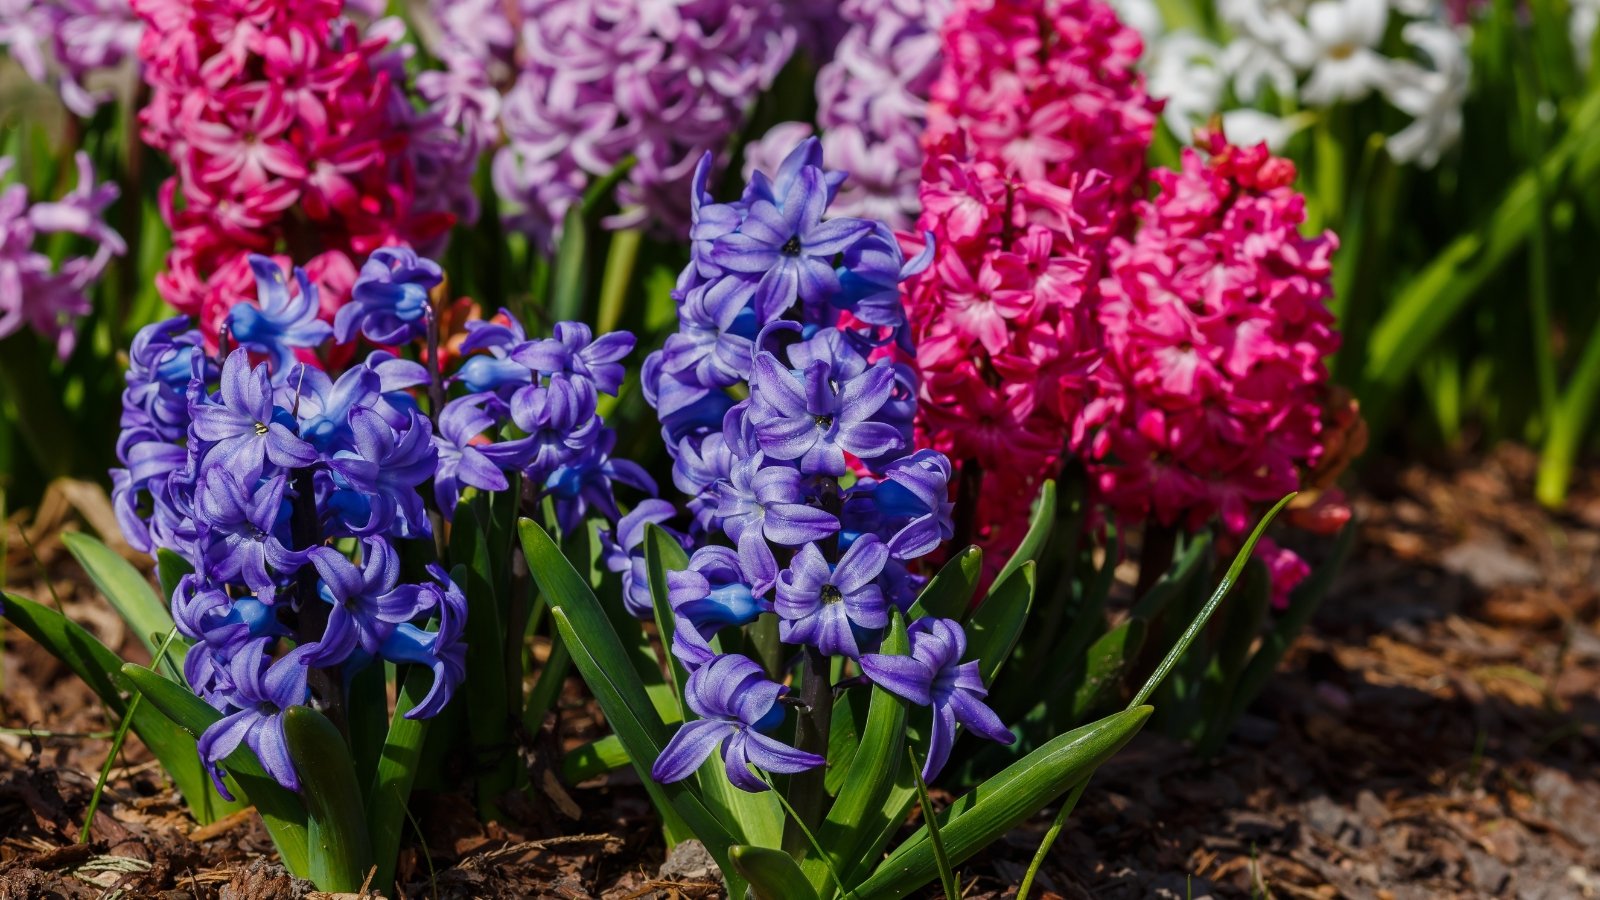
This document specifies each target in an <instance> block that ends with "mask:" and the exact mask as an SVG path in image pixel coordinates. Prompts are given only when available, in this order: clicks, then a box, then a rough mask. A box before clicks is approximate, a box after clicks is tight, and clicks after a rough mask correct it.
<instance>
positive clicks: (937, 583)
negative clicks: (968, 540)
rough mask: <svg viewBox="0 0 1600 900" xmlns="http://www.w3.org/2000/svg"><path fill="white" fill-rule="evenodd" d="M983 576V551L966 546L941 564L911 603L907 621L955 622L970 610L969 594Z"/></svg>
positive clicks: (970, 600)
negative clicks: (926, 617)
mask: <svg viewBox="0 0 1600 900" xmlns="http://www.w3.org/2000/svg"><path fill="white" fill-rule="evenodd" d="M982 575H983V550H981V549H979V548H978V547H975V546H974V547H968V548H967V549H965V550H963V551H961V552H960V553H957V554H956V555H955V556H952V557H951V558H950V561H949V562H947V563H945V564H944V566H943V568H941V569H939V571H938V573H937V574H936V575H934V576H933V578H932V579H931V580H929V581H928V584H927V586H926V587H924V588H923V589H922V593H920V594H918V595H917V601H916V602H915V603H913V604H911V620H912V621H916V620H917V619H920V618H922V617H923V616H937V617H939V618H941V619H959V618H962V617H963V616H965V615H966V614H967V611H968V610H970V609H971V608H972V592H973V591H975V590H977V589H978V579H979V578H980V577H981V576H982Z"/></svg>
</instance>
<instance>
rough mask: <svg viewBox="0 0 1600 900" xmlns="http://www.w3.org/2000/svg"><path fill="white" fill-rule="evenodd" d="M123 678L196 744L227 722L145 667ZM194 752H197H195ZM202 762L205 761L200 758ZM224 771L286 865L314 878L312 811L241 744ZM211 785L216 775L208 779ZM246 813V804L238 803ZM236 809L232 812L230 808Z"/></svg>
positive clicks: (126, 670)
mask: <svg viewBox="0 0 1600 900" xmlns="http://www.w3.org/2000/svg"><path fill="white" fill-rule="evenodd" d="M122 674H123V676H124V677H126V678H127V679H128V681H129V682H131V683H132V684H133V685H134V687H135V688H136V689H137V690H138V691H139V693H140V694H142V695H143V696H144V699H145V700H146V701H147V702H148V703H149V705H150V706H152V707H154V708H155V709H156V710H160V712H161V715H162V716H164V717H165V720H166V721H167V722H168V724H171V725H174V727H177V728H180V729H182V730H183V731H184V732H186V733H187V736H188V737H189V740H190V741H193V740H195V739H196V738H198V737H199V736H200V734H201V733H202V732H204V731H205V730H206V729H207V728H209V727H211V725H212V724H213V723H215V722H217V721H218V720H220V719H221V718H222V713H220V712H217V711H216V710H215V709H213V708H212V707H211V706H210V705H209V704H207V703H206V702H205V701H204V700H201V699H200V698H199V697H196V696H195V695H194V694H193V693H191V692H190V691H189V689H188V688H185V687H183V686H182V685H178V684H175V683H173V682H172V681H171V680H169V679H166V678H163V677H161V676H160V675H158V674H156V673H155V672H152V671H150V670H149V669H146V668H145V667H144V666H140V665H135V664H133V663H127V664H125V665H124V666H123V667H122ZM189 752H190V754H191V755H194V754H195V753H196V751H195V750H194V749H192V748H191V749H190V751H189ZM195 761H196V764H197V765H198V763H199V758H198V756H195ZM222 768H223V770H224V771H226V772H227V773H228V777H230V778H232V779H233V783H234V784H235V785H237V786H238V788H239V789H238V791H236V792H235V793H237V794H238V795H239V796H240V797H243V798H244V799H245V800H248V801H249V802H250V804H251V805H253V806H254V807H255V808H256V812H257V813H258V814H260V816H261V822H262V824H264V825H265V826H266V828H267V834H268V835H270V836H271V837H272V843H273V846H275V847H277V848H278V855H279V856H280V857H282V858H283V864H284V867H285V868H287V869H288V870H289V871H290V872H292V873H294V874H295V875H297V876H299V877H301V878H308V877H310V874H311V863H310V853H309V851H308V849H307V848H308V847H309V846H310V837H309V835H308V833H307V830H306V810H305V806H304V805H302V804H301V802H300V798H299V796H298V795H296V794H295V793H294V792H293V791H290V790H286V789H285V788H283V787H281V786H280V785H279V784H278V782H276V781H274V780H273V778H272V776H270V775H268V774H267V772H266V770H265V769H263V768H261V762H260V761H259V760H257V759H256V756H255V754H254V753H253V752H252V751H251V750H250V748H249V747H244V746H241V747H240V748H239V749H237V750H235V751H233V753H231V754H229V756H228V758H227V759H225V760H223V761H222ZM204 777H206V778H207V780H208V781H209V778H210V776H204ZM237 808H238V809H243V808H244V804H242V803H241V804H237ZM230 811H231V810H230Z"/></svg>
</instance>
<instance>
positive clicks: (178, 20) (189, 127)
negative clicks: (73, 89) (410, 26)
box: [133, 0, 466, 342]
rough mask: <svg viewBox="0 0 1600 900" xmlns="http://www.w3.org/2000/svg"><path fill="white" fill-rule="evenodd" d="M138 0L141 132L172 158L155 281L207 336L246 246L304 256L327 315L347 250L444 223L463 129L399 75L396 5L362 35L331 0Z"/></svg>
mask: <svg viewBox="0 0 1600 900" xmlns="http://www.w3.org/2000/svg"><path fill="white" fill-rule="evenodd" d="M133 6H134V9H135V11H136V12H138V14H139V16H140V17H141V19H143V21H144V22H145V24H146V25H147V28H146V30H145V33H144V36H143V38H142V40H141V42H140V46H139V52H140V58H141V59H142V61H143V62H144V73H145V78H146V80H147V81H148V82H149V84H150V87H151V96H150V102H149V104H148V105H147V106H146V107H145V108H144V110H143V111H142V112H141V114H140V121H141V122H142V124H143V132H144V138H145V141H146V142H147V143H149V144H150V145H151V146H152V147H155V148H157V149H159V150H163V151H165V152H167V153H168V154H169V155H170V156H171V157H172V160H173V164H174V167H175V168H176V170H177V174H176V175H175V176H174V177H173V178H172V179H170V180H169V181H168V182H167V183H166V184H165V185H163V187H162V192H161V201H162V215H163V217H164V219H165V220H166V222H167V224H168V225H169V226H170V227H171V229H172V233H173V249H172V252H171V254H170V255H169V257H168V260H167V263H168V271H166V272H165V273H163V274H162V275H161V276H160V277H159V280H158V286H159V288H160V290H161V294H162V296H163V297H164V298H165V299H166V300H167V301H168V302H169V303H171V304H172V305H173V306H174V307H176V308H177V309H178V310H179V311H180V312H183V313H185V314H187V315H192V316H195V317H197V319H198V321H199V323H200V327H201V330H202V332H203V333H204V334H205V336H206V339H207V341H208V342H213V341H215V339H216V328H217V326H218V325H219V324H220V323H221V321H222V320H223V318H224V317H225V316H226V315H227V311H228V309H229V308H230V307H232V306H233V305H234V304H235V303H237V302H239V301H241V300H244V299H246V298H247V297H248V296H249V293H250V286H251V281H252V278H251V273H250V268H249V266H248V265H247V263H246V256H247V255H248V254H249V253H262V254H288V255H295V256H299V257H311V258H310V259H309V261H308V262H307V264H306V269H307V271H308V273H309V274H310V275H311V278H312V281H313V282H314V283H315V284H316V285H317V287H318V288H319V290H320V294H321V298H322V302H323V304H324V308H323V309H322V310H321V315H322V317H323V318H324V319H331V318H332V316H333V312H334V310H336V309H337V308H338V307H339V306H341V305H342V304H343V302H344V301H345V299H346V298H347V296H348V294H349V291H350V287H351V285H352V283H353V282H354V280H355V265H354V262H353V260H355V259H360V258H361V257H363V256H365V255H366V254H368V253H370V252H371V251H372V250H374V249H376V248H378V247H381V246H385V245H390V244H409V245H413V246H425V245H427V243H428V242H430V241H433V240H435V239H437V238H440V237H441V236H442V234H443V233H444V231H445V230H446V229H447V228H448V227H449V226H450V224H451V223H452V221H453V219H454V216H453V214H452V212H451V211H450V210H449V209H447V208H444V206H442V205H441V204H446V205H447V204H449V203H451V202H454V200H453V198H457V197H459V196H460V192H461V190H462V187H461V183H462V182H463V181H465V180H466V179H464V178H463V177H462V176H461V174H460V171H459V169H460V161H459V160H457V159H456V158H455V157H454V154H455V153H456V144H457V143H458V141H455V140H453V139H452V138H451V137H450V133H449V129H448V128H446V127H445V126H444V125H443V123H442V121H441V119H440V115H439V114H438V113H436V112H433V111H426V110H425V111H420V112H419V111H417V110H416V109H415V108H414V107H413V105H412V102H411V100H410V98H409V97H408V96H407V94H406V92H405V90H404V84H403V80H402V79H403V76H404V70H403V54H402V52H401V51H400V50H398V49H397V48H396V43H397V41H398V39H399V38H400V37H401V36H402V35H401V34H400V33H399V30H398V29H399V22H398V20H383V21H380V22H378V23H376V24H374V26H373V27H372V28H371V29H370V30H369V31H368V32H367V33H365V34H363V33H362V31H361V29H360V28H359V27H358V26H357V25H356V24H355V23H354V22H352V21H350V20H348V19H346V18H343V17H341V15H340V13H341V7H342V4H341V3H339V2H337V0H270V2H239V0H208V2H203V3H190V2H178V0H133ZM441 148H442V149H441ZM441 153H443V154H444V156H441V155H440V154H441ZM450 185H455V186H456V189H455V192H453V193H452V192H451V191H449V190H447V187H448V186H450ZM313 254H315V255H314V256H313ZM277 259H278V261H279V262H280V263H281V262H284V261H286V259H287V256H286V255H285V256H278V257H277Z"/></svg>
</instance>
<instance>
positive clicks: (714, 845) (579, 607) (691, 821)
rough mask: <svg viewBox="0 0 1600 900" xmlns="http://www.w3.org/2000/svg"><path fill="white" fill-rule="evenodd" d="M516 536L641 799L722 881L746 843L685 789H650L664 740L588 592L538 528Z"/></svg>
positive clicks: (523, 527)
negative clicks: (668, 819)
mask: <svg viewBox="0 0 1600 900" xmlns="http://www.w3.org/2000/svg"><path fill="white" fill-rule="evenodd" d="M518 531H519V532H520V533H521V536H522V550H523V553H524V554H525V555H526V557H527V560H528V569H529V570H530V572H531V573H532V575H533V578H534V580H535V581H536V582H538V584H539V589H540V590H541V591H543V592H544V595H545V598H546V599H547V600H548V601H549V603H550V615H551V618H553V619H554V620H555V623H556V628H557V629H558V630H559V631H560V633H561V638H562V640H563V641H565V642H566V645H567V650H568V652H570V653H571V654H572V662H573V665H575V666H577V669H578V673H579V674H580V675H582V676H583V680H584V681H585V682H587V683H588V685H589V689H590V690H591V691H593V692H594V695H595V700H596V701H597V702H599V704H600V709H601V711H603V712H604V713H605V715H606V721H607V722H609V723H610V725H611V728H612V730H613V731H615V732H616V734H617V737H618V738H619V739H620V740H621V741H622V745H623V747H625V748H626V749H627V751H628V756H629V758H630V759H632V760H633V765H634V768H635V769H636V770H637V771H638V773H639V778H640V781H641V782H642V783H643V784H644V787H645V790H646V792H648V793H649V794H650V797H651V799H652V800H654V801H655V802H656V805H657V807H658V808H660V809H662V810H664V811H665V810H670V811H672V812H673V813H676V814H677V815H678V816H679V817H680V818H681V820H682V821H683V823H684V824H686V825H687V826H688V827H689V829H690V830H691V831H693V832H694V834H695V836H696V837H698V838H699V839H700V841H701V842H702V843H704V844H705V845H706V849H707V850H708V851H710V853H711V854H712V856H713V857H714V858H715V859H716V860H717V864H718V865H719V866H721V867H722V870H723V873H724V874H727V873H729V872H730V871H731V863H730V862H729V860H728V854H727V848H728V847H730V846H732V845H734V844H738V843H745V842H744V841H742V840H739V839H737V838H736V837H735V835H733V834H731V833H729V831H728V829H727V828H725V827H724V826H723V823H722V822H721V821H719V820H718V819H717V817H716V816H714V815H712V813H711V812H710V810H708V809H707V808H706V806H705V804H704V802H703V801H702V799H701V798H700V797H699V796H698V795H697V794H696V793H695V792H694V791H693V790H692V789H691V788H690V787H689V785H688V784H686V783H685V782H678V783H676V784H666V785H663V784H657V783H656V782H655V780H654V779H652V778H651V777H650V766H651V765H652V764H654V762H655V760H656V758H657V757H659V756H660V755H661V751H662V750H663V749H664V748H665V747H666V745H667V741H668V740H670V738H671V734H670V731H669V729H668V727H667V724H666V723H665V722H664V721H662V719H661V715H660V714H659V713H658V712H657V711H656V707H655V704H654V703H653V702H652V701H651V699H650V695H649V692H648V691H647V690H646V689H645V685H644V682H643V681H642V680H641V679H640V678H639V676H638V673H637V672H635V671H634V667H633V665H632V663H631V661H630V660H629V655H628V651H627V650H626V649H625V648H624V647H623V645H622V640H621V638H619V637H617V632H616V629H614V628H612V627H611V621H610V619H609V618H608V617H607V616H606V612H605V610H604V609H602V608H601V607H600V601H599V600H597V599H596V598H595V596H594V591H592V590H591V589H590V588H589V585H588V583H587V582H585V581H584V579H583V578H582V577H581V576H579V575H578V572H577V570H575V569H573V568H572V564H571V563H570V562H568V561H567V558H566V557H565V556H563V555H562V554H561V550H560V549H559V548H557V547H556V545H555V542H554V541H552V540H551V539H550V535H548V534H546V533H545V531H544V529H543V528H540V527H539V525H538V524H537V523H535V522H533V521H532V520H530V519H523V520H521V522H519V523H518ZM733 824H734V825H735V826H737V823H733Z"/></svg>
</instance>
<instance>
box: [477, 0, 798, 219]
mask: <svg viewBox="0 0 1600 900" xmlns="http://www.w3.org/2000/svg"><path fill="white" fill-rule="evenodd" d="M452 5H455V4H452ZM787 5H788V4H785V3H783V2H781V0H699V2H695V3H686V4H677V3H670V4H664V3H653V2H648V0H612V2H605V3H594V2H590V0H517V2H514V3H511V4H509V6H510V8H511V9H512V10H513V11H514V14H515V15H516V16H517V17H518V19H519V21H520V23H521V27H522V34H521V37H522V40H521V42H520V46H521V47H522V48H523V49H522V52H520V53H519V54H518V56H517V59H518V61H519V62H520V71H518V72H517V75H516V83H515V85H514V86H513V87H512V88H511V89H510V91H508V92H507V93H506V95H505V97H504V103H503V106H502V109H501V125H502V128H503V129H504V132H505V136H506V146H505V147H503V148H502V149H501V150H500V151H499V152H498V153H497V155H496V156H495V160H494V170H493V171H494V184H495V188H496V191H497V192H498V193H499V194H500V196H501V197H502V198H503V199H504V200H505V201H506V203H507V206H508V207H510V208H511V214H510V217H509V220H508V221H509V223H510V224H511V225H512V227H515V228H517V229H518V230H520V231H522V232H524V233H526V234H528V235H529V236H530V237H532V238H533V239H534V240H535V241H536V242H538V243H540V244H543V245H545V246H550V245H552V244H553V242H554V240H555V238H556V235H557V233H558V232H559V229H560V226H561V222H562V220H563V219H564V217H565V216H566V214H567V211H568V209H570V208H571V207H572V205H573V204H574V203H577V202H578V201H579V200H580V198H581V197H582V196H583V192H584V190H585V189H586V188H587V186H588V185H589V184H590V182H591V181H593V180H594V179H596V178H600V177H603V176H605V175H607V174H608V173H610V172H611V171H612V170H613V169H615V168H616V167H617V166H618V165H619V164H621V163H622V162H623V160H624V159H625V158H627V157H628V156H630V155H631V156H633V157H634V159H635V160H636V162H635V163H634V165H633V167H632V168H631V169H630V170H629V171H628V173H627V175H626V177H625V178H624V179H623V181H622V183H621V184H620V185H619V186H618V188H617V205H618V207H619V208H620V209H621V210H622V212H621V213H620V214H618V215H617V216H614V217H613V218H612V219H611V220H610V221H609V222H608V224H609V225H610V226H611V227H617V228H631V227H639V226H644V225H656V226H659V227H662V228H664V229H666V230H668V231H676V230H678V229H680V228H681V227H682V226H683V224H684V222H685V220H686V219H687V218H688V215H689V206H688V203H687V202H686V200H687V196H686V193H685V188H686V187H687V185H688V183H689V179H690V177H691V173H692V171H693V169H694V167H695V164H696V162H698V160H699V159H700V157H701V155H702V154H704V153H705V152H707V151H719V152H720V151H721V149H722V148H723V147H724V146H725V144H726V143H727V140H728V137H729V136H730V135H731V134H733V132H734V131H735V130H737V129H738V127H739V126H740V124H741V123H742V121H743V119H744V115H745V111H746V110H747V109H748V108H749V107H750V106H751V105H752V103H753V101H754V99H755V97H756V96H757V95H758V94H759V93H760V92H761V91H762V90H764V89H766V88H767V87H768V86H770V85H771V84H772V82H773V80H774V79H775V78H776V77H777V74H778V72H779V70H780V69H782V68H783V66H784V64H785V63H786V62H787V61H788V59H789V56H790V54H791V53H792V52H793V50H794V46H795V41H796V33H795V28H794V27H793V25H792V24H791V20H790V18H789V15H788V13H787V12H786V6H787ZM503 6H504V5H502V4H492V5H484V8H482V9H481V10H480V11H479V12H478V14H477V15H475V16H474V17H472V18H470V19H469V18H465V17H462V18H461V19H459V20H457V21H460V22H461V23H462V25H463V26H464V27H463V28H458V29H456V31H457V32H458V33H457V34H456V35H455V36H454V37H453V40H452V43H454V44H456V45H457V46H460V47H462V48H464V50H465V52H467V53H472V54H475V55H478V56H479V57H480V58H489V59H493V58H494V57H493V56H489V55H488V54H484V53H483V52H482V51H483V50H488V51H490V53H491V54H504V56H501V57H500V58H502V59H503V58H507V57H509V52H508V50H506V49H502V48H503V39H502V38H500V37H495V36H498V35H502V34H503V33H504V32H505V31H507V30H508V29H505V26H504V25H503V24H502V23H503V22H504V21H505V16H506V13H505V11H504V10H503V9H497V7H503ZM480 22H483V23H485V24H483V25H480V24H479V23H480ZM462 31H472V32H477V34H475V35H466V34H462V33H459V32H462ZM486 36H488V37H487V38H486ZM486 44H487V45H488V46H482V45H486ZM490 65H491V75H492V66H493V63H491V64H490ZM456 68H459V69H460V70H461V71H462V73H463V77H464V80H466V81H467V82H469V83H471V82H473V80H474V79H476V77H477V73H476V72H473V71H471V70H470V69H468V68H466V67H465V66H461V67H456Z"/></svg>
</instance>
